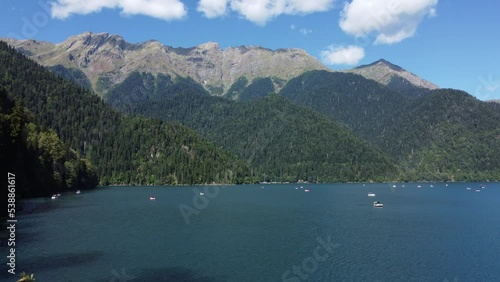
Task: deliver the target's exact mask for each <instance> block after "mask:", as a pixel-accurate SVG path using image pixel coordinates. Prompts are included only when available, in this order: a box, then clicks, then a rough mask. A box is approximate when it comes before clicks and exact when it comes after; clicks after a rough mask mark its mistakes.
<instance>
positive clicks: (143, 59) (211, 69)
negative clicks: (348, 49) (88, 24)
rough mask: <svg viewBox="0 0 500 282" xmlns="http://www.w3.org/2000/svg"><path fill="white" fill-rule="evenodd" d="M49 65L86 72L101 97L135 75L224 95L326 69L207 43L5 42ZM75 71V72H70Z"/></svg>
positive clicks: (294, 54)
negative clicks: (183, 81)
mask: <svg viewBox="0 0 500 282" xmlns="http://www.w3.org/2000/svg"><path fill="white" fill-rule="evenodd" d="M2 40H4V41H6V42H7V43H9V44H10V45H11V46H13V47H15V48H16V49H18V50H19V51H21V52H23V53H24V54H26V55H27V56H29V57H30V58H32V59H34V60H35V61H37V62H38V63H40V64H42V65H44V66H60V67H64V68H67V69H76V70H79V71H81V72H83V73H84V74H85V75H86V77H87V78H88V79H89V81H90V82H91V84H92V87H93V89H94V90H95V91H96V92H97V93H99V94H105V93H106V92H107V91H108V90H109V89H110V88H111V87H113V86H114V85H116V84H118V83H120V82H123V81H124V80H125V79H126V78H127V77H128V76H129V75H130V74H131V73H133V72H139V73H150V74H152V75H154V76H156V75H158V74H160V73H161V74H163V75H169V76H171V77H172V78H175V77H177V76H180V77H184V78H186V77H190V78H191V79H192V80H193V81H196V82H197V83H199V84H200V85H202V86H203V87H204V88H205V89H206V90H207V91H209V92H210V93H211V94H212V95H224V94H225V93H226V92H227V91H228V89H229V88H230V87H231V85H232V84H233V83H234V82H235V81H237V80H238V79H239V78H242V77H244V78H246V79H247V81H249V82H251V81H253V80H254V79H255V78H259V77H270V78H273V79H274V80H276V81H278V82H277V83H276V84H275V85H274V86H275V88H276V89H278V88H279V81H281V80H285V81H287V80H289V79H291V78H293V77H295V76H297V75H299V74H301V73H303V72H304V71H308V70H313V69H323V70H326V69H327V68H326V67H325V66H324V65H323V64H321V63H320V62H319V61H317V60H316V59H315V58H314V57H312V56H310V55H308V54H307V53H306V52H304V51H303V50H299V49H279V50H275V51H273V50H270V49H265V48H262V47H246V46H240V47H229V48H226V49H225V50H222V49H221V48H220V47H219V45H218V44H217V43H214V42H208V43H205V44H202V45H199V46H196V47H192V48H173V47H170V46H165V45H162V44H160V43H159V42H157V41H147V42H143V43H137V44H132V43H128V42H126V41H125V40H124V39H123V38H122V37H120V36H118V35H110V34H108V33H91V32H85V33H83V34H80V35H76V36H73V37H70V38H68V39H67V40H66V41H64V42H61V43H58V44H52V43H48V42H40V41H34V40H22V41H20V40H15V39H7V38H5V39H2ZM69 72H74V71H69Z"/></svg>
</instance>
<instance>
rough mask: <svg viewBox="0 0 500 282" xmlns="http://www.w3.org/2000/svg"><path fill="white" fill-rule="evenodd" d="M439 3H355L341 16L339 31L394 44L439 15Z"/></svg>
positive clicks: (375, 0)
mask: <svg viewBox="0 0 500 282" xmlns="http://www.w3.org/2000/svg"><path fill="white" fill-rule="evenodd" d="M438 1H439V0H412V1H396V0H352V2H350V3H346V4H345V6H344V9H343V11H342V13H341V15H340V28H342V30H343V31H344V32H346V33H348V34H351V35H354V36H356V37H363V36H367V35H369V34H376V39H375V44H393V43H397V42H400V41H402V40H404V39H406V38H409V37H412V36H413V35H414V34H415V32H416V30H417V27H418V25H419V24H420V22H421V21H422V20H423V19H424V18H425V17H426V16H427V17H433V16H435V15H436V5H437V4H438Z"/></svg>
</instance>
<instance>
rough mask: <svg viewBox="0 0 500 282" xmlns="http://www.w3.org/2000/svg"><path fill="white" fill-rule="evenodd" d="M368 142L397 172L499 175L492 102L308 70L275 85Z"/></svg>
mask: <svg viewBox="0 0 500 282" xmlns="http://www.w3.org/2000/svg"><path fill="white" fill-rule="evenodd" d="M281 95H283V96H284V97H286V98H287V99H289V100H290V101H292V102H294V103H296V104H299V105H305V106H308V107H310V108H311V109H313V110H315V111H318V112H320V113H323V114H325V115H326V116H328V117H329V118H330V119H331V120H333V121H337V122H339V123H341V124H342V125H344V126H345V127H347V128H349V129H351V130H352V131H353V132H354V133H356V134H357V135H358V136H360V137H362V138H364V139H365V140H367V141H369V142H370V143H372V144H373V145H376V146H377V147H378V148H380V149H381V150H382V151H383V152H384V153H386V154H387V155H388V156H390V157H392V159H393V160H394V162H395V163H397V164H398V166H399V168H400V172H401V179H402V180H461V181H466V180H468V181H472V180H488V179H489V180H496V179H499V178H500V163H499V162H498V161H497V160H498V159H500V134H499V133H500V105H499V104H497V103H486V102H481V101H479V100H477V99H475V98H474V97H472V96H471V95H469V94H467V93H465V92H463V91H459V90H453V89H435V90H428V92H426V94H425V95H420V96H415V97H410V96H409V95H405V94H402V93H401V92H399V91H395V90H391V89H389V88H387V87H384V86H383V85H382V84H379V83H376V82H375V81H373V80H368V79H365V78H364V77H362V76H360V75H357V74H351V73H340V72H339V73H332V72H324V71H310V72H307V73H304V74H303V75H300V76H298V77H296V78H294V79H292V80H290V81H289V82H288V83H287V84H286V85H285V87H283V89H282V90H281Z"/></svg>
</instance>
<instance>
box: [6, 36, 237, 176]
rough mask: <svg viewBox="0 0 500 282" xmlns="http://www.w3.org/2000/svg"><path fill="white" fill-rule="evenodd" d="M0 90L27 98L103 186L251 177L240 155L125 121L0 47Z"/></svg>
mask: <svg viewBox="0 0 500 282" xmlns="http://www.w3.org/2000/svg"><path fill="white" fill-rule="evenodd" d="M0 86H3V87H5V89H6V91H7V92H8V93H9V95H11V96H12V98H13V99H14V100H15V101H21V100H24V102H25V105H26V107H27V108H28V109H29V110H30V111H31V112H32V113H33V115H34V120H35V121H36V123H38V124H39V125H40V126H41V127H42V128H43V129H53V130H54V131H55V132H56V133H57V134H58V135H59V136H60V137H61V139H62V140H63V141H65V142H67V143H68V144H69V145H70V146H71V147H73V148H75V149H76V150H77V151H78V152H79V153H81V154H82V155H84V156H87V158H88V159H90V160H91V161H92V163H93V164H94V166H95V168H96V171H97V174H98V176H99V177H100V179H101V183H109V182H110V183H126V184H183V183H184V184H187V183H213V182H215V183H234V182H237V181H240V180H241V179H242V178H243V177H244V176H245V175H246V174H245V173H246V171H247V168H246V167H245V165H244V164H243V163H242V162H241V161H239V160H237V159H236V157H235V156H234V155H232V154H230V153H228V152H226V151H223V150H221V149H219V148H217V147H216V146H214V145H213V144H212V143H208V142H206V141H204V140H203V139H202V138H201V137H200V136H199V135H197V134H196V133H195V132H193V131H192V130H190V129H188V128H186V127H184V126H180V125H174V124H168V123H165V122H162V121H159V120H151V119H146V118H141V117H127V116H124V115H123V114H121V113H119V112H117V111H115V110H113V109H111V107H110V106H109V105H106V104H105V103H104V102H103V101H102V100H101V99H100V98H99V97H97V96H95V95H93V94H92V93H90V92H88V91H86V90H85V89H83V88H82V87H78V86H76V85H74V84H73V83H70V82H68V81H65V80H63V79H61V78H59V77H57V76H56V75H54V74H52V73H50V72H48V71H47V70H46V69H44V68H43V67H41V66H39V65H38V64H36V63H34V62H32V61H31V60H28V59H26V58H25V57H24V56H23V55H21V54H20V53H18V52H16V51H15V50H14V49H12V48H10V47H8V46H7V45H6V44H5V43H3V42H0Z"/></svg>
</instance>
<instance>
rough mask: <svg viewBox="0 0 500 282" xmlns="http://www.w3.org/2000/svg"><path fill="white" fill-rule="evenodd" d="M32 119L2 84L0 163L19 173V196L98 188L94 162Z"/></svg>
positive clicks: (5, 169) (14, 172) (16, 178)
mask: <svg viewBox="0 0 500 282" xmlns="http://www.w3.org/2000/svg"><path fill="white" fill-rule="evenodd" d="M32 121H33V120H32V115H31V113H30V112H29V111H28V110H27V109H26V108H25V107H23V106H22V105H21V104H16V105H15V104H14V102H13V101H12V100H11V99H10V98H9V97H8V95H7V92H6V91H5V89H3V88H1V87H0V148H1V150H0V164H1V166H2V171H3V172H4V173H6V172H9V173H12V174H14V175H15V181H16V188H17V189H16V193H17V196H20V197H32V196H46V195H50V194H54V193H62V192H65V191H69V190H77V189H90V188H94V187H95V186H96V185H97V176H96V174H95V171H94V168H93V167H92V165H91V164H90V162H89V161H88V160H86V159H85V158H82V157H81V155H80V154H79V153H78V152H76V151H75V150H73V149H71V148H69V147H68V146H67V145H66V144H64V143H63V142H62V141H61V140H60V139H59V138H58V137H57V135H56V133H55V132H54V131H52V130H49V131H44V130H41V129H40V128H39V127H38V126H37V125H36V124H34V123H33V122H32Z"/></svg>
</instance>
